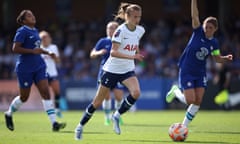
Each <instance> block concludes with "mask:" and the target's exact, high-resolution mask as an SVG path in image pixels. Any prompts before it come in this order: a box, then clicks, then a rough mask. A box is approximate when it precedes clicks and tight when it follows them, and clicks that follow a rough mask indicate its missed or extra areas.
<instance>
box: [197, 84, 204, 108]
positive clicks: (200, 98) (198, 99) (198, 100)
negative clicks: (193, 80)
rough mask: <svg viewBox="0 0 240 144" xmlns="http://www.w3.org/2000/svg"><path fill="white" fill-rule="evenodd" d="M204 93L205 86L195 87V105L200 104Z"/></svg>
mask: <svg viewBox="0 0 240 144" xmlns="http://www.w3.org/2000/svg"><path fill="white" fill-rule="evenodd" d="M204 93H205V88H203V87H199V88H196V89H195V95H196V100H195V104H196V105H200V104H201V103H202V99H203V96H204Z"/></svg>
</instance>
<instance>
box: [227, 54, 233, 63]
mask: <svg viewBox="0 0 240 144" xmlns="http://www.w3.org/2000/svg"><path fill="white" fill-rule="evenodd" d="M225 57H226V58H227V59H228V60H229V61H232V59H233V55H232V54H229V55H226V56H225Z"/></svg>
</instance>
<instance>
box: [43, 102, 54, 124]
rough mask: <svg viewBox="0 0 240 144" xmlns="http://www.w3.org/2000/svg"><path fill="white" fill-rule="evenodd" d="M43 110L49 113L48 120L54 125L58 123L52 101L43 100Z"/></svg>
mask: <svg viewBox="0 0 240 144" xmlns="http://www.w3.org/2000/svg"><path fill="white" fill-rule="evenodd" d="M42 103H43V108H44V110H45V111H46V112H47V115H48V118H49V120H50V121H51V123H52V124H53V123H54V122H56V114H55V109H54V106H53V102H52V100H42Z"/></svg>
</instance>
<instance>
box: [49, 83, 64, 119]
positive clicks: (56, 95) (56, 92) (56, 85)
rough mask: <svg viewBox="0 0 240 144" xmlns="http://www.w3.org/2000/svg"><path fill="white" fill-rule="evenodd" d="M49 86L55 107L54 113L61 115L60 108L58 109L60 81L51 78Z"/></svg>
mask: <svg viewBox="0 0 240 144" xmlns="http://www.w3.org/2000/svg"><path fill="white" fill-rule="evenodd" d="M49 84H50V86H51V88H52V90H53V93H54V105H55V109H56V115H57V116H58V117H60V118H61V117H62V113H61V109H60V96H61V95H60V83H59V80H57V79H53V80H51V81H50V83H49Z"/></svg>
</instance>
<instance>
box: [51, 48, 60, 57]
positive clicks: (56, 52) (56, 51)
mask: <svg viewBox="0 0 240 144" xmlns="http://www.w3.org/2000/svg"><path fill="white" fill-rule="evenodd" d="M52 52H53V53H54V54H55V55H56V56H57V57H59V56H60V54H59V51H58V47H57V45H53V51H52Z"/></svg>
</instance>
